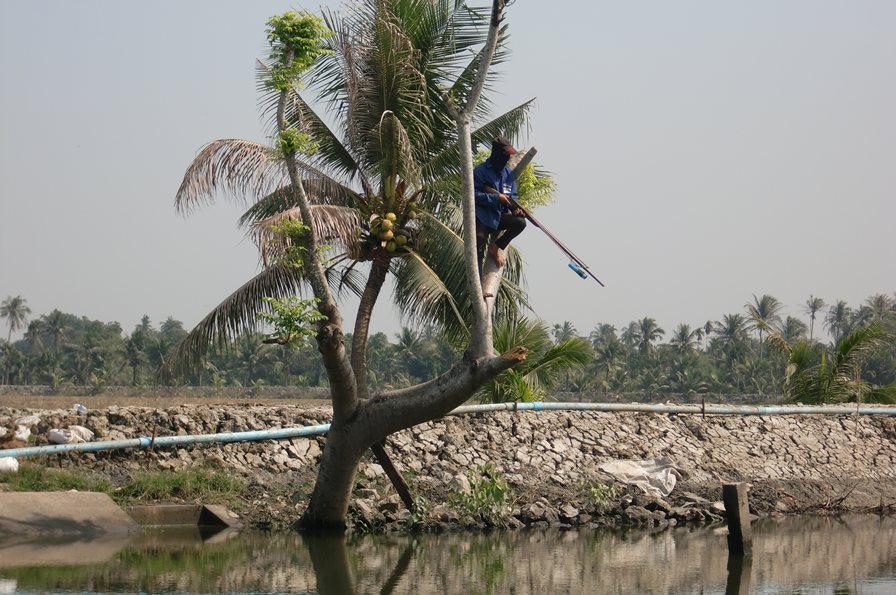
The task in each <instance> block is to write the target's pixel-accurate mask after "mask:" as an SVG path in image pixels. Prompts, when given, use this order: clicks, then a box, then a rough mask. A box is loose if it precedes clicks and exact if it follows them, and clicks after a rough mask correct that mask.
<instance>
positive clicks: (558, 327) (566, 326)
mask: <svg viewBox="0 0 896 595" xmlns="http://www.w3.org/2000/svg"><path fill="white" fill-rule="evenodd" d="M577 332H578V331H576V327H575V326H574V325H573V323H571V322H570V321H568V320H564V321H563V324H555V325H554V327H553V328H552V329H551V335H553V337H554V342H555V343H562V342H563V341H568V340H570V339H572V338H573V337H575V336H576V333H577Z"/></svg>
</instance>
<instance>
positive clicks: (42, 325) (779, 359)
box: [0, 294, 896, 401]
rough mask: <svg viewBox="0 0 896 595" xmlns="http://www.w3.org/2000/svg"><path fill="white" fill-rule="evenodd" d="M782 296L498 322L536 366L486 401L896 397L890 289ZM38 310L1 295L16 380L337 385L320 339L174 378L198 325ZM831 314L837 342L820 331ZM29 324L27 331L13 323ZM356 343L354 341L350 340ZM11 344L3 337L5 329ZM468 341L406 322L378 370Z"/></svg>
mask: <svg viewBox="0 0 896 595" xmlns="http://www.w3.org/2000/svg"><path fill="white" fill-rule="evenodd" d="M782 310H783V306H782V304H781V303H780V302H779V301H778V300H777V299H776V298H774V297H772V296H770V295H762V296H755V295H754V296H753V298H752V300H751V301H749V302H747V303H746V304H745V305H744V309H743V312H742V313H739V312H734V313H730V314H725V315H723V316H721V318H720V319H718V320H710V321H707V322H705V323H704V324H702V325H697V326H691V325H688V324H678V325H677V326H676V327H675V328H674V329H673V330H672V332H671V333H669V334H668V342H665V343H663V342H662V340H663V339H664V338H665V337H666V336H667V333H666V331H665V329H663V328H662V327H660V326H659V324H658V323H657V321H656V320H655V319H654V318H651V317H644V318H641V319H639V320H635V321H632V322H630V323H629V324H628V325H627V326H625V327H624V328H623V329H622V330H621V331H618V330H617V328H616V327H615V326H613V325H610V324H606V323H599V324H596V325H595V326H594V328H593V329H592V330H591V332H590V333H589V334H588V336H581V335H580V334H579V332H578V331H577V329H576V328H575V327H574V326H573V324H572V323H570V322H569V321H564V322H561V323H557V324H554V325H553V326H550V325H548V324H547V323H545V322H542V321H538V320H527V319H523V318H520V319H517V320H516V321H515V322H502V323H500V324H499V325H498V326H497V327H496V333H495V344H496V345H495V346H496V349H498V350H499V351H503V350H506V349H508V348H509V347H511V346H513V345H520V344H522V345H525V346H527V347H528V348H529V350H530V353H531V354H532V355H531V356H530V358H529V360H528V361H527V363H526V365H525V366H523V367H522V368H520V369H516V370H514V371H512V372H510V373H507V374H505V375H504V376H502V377H501V378H499V379H498V380H496V381H494V382H492V383H490V384H489V385H488V386H486V387H485V388H484V389H483V390H482V391H481V392H480V394H479V398H481V399H483V400H486V401H503V400H534V399H543V398H547V397H548V396H549V395H550V393H551V392H552V391H556V390H562V391H568V392H578V393H580V394H581V395H582V396H583V398H588V397H590V396H594V397H598V398H600V397H601V395H607V394H619V393H633V392H651V393H677V394H691V395H694V394H701V393H716V394H734V393H741V394H743V393H750V394H761V395H782V396H785V397H788V398H792V399H801V400H806V401H831V400H833V401H837V400H850V399H852V400H854V399H858V398H861V399H864V400H878V401H888V400H891V399H892V396H888V395H891V392H888V390H887V387H889V386H891V385H893V383H894V382H896V348H894V343H893V336H894V335H896V296H892V297H891V296H889V295H886V294H876V295H872V296H870V297H869V298H868V299H866V300H865V302H864V303H863V304H862V305H861V306H859V307H857V308H852V307H850V306H849V305H848V304H847V303H846V302H844V301H843V300H837V301H835V302H834V303H833V304H832V305H827V304H826V303H825V302H824V300H822V299H821V298H818V297H815V296H810V297H809V299H808V300H807V301H806V303H805V308H804V312H805V314H806V321H805V322H804V321H803V320H800V319H797V318H794V317H792V316H782ZM30 314H31V310H30V309H29V308H28V306H27V302H26V300H25V299H24V298H22V297H21V296H15V297H8V298H7V299H6V300H4V301H3V302H2V305H0V317H2V318H3V319H4V321H5V322H6V324H7V326H8V328H9V331H8V334H7V340H6V341H5V342H2V343H0V369H2V371H3V381H4V383H5V384H43V385H53V386H60V385H64V384H72V385H93V386H97V387H99V386H104V385H152V384H159V383H163V382H164V383H167V384H192V385H217V386H255V385H293V386H321V385H322V384H323V383H325V382H326V374H325V373H324V370H323V367H322V364H321V362H320V358H319V357H318V354H317V352H316V346H315V344H314V342H313V340H309V339H307V338H306V339H303V340H301V341H298V342H295V343H292V344H288V345H271V344H268V343H265V341H264V339H265V335H264V334H262V333H260V332H257V333H243V334H241V335H239V336H238V337H236V338H235V340H233V341H232V342H231V343H230V344H228V345H225V346H222V347H221V348H219V349H217V350H214V351H212V352H210V353H208V354H207V355H206V357H205V358H204V359H203V360H202V362H201V365H199V366H196V367H194V369H193V371H192V372H191V373H190V375H189V376H187V377H183V378H179V379H164V378H163V377H162V376H161V375H160V374H159V372H160V370H162V368H163V367H164V365H165V363H166V362H167V361H168V358H169V357H170V356H171V355H172V353H173V352H174V350H175V348H176V347H177V345H178V344H179V343H180V342H181V340H182V339H183V338H184V337H185V336H186V335H187V333H186V331H185V330H184V328H183V325H182V324H181V323H180V322H179V321H177V320H175V319H173V318H170V317H169V318H168V319H166V320H165V321H164V322H162V324H161V325H160V326H159V328H155V327H154V326H153V325H152V323H151V321H150V320H149V318H148V317H147V316H144V317H143V319H142V320H141V321H140V323H139V324H137V325H136V326H135V327H134V329H133V330H132V331H131V332H129V333H125V332H124V331H123V329H122V328H121V326H120V325H119V324H118V323H114V322H113V323H103V322H99V321H93V320H88V319H87V318H84V317H77V316H74V315H72V314H66V313H63V312H60V311H59V310H53V311H52V312H50V313H49V314H46V315H43V316H40V317H39V318H37V319H34V320H31V321H30V322H28V316H29V315H30ZM817 320H818V321H820V323H821V324H822V325H823V327H824V329H825V330H826V331H827V332H828V333H829V335H830V337H831V338H832V340H831V342H830V343H821V342H819V341H818V340H816V337H815V322H816V321H817ZM23 329H24V330H25V333H24V337H23V338H22V339H21V340H18V341H15V342H11V337H12V333H13V332H16V331H20V330H23ZM348 339H349V340H348V341H347V342H348V343H349V344H350V343H351V341H350V339H351V337H348ZM0 341H2V339H0ZM458 349H460V347H459V346H458V345H457V344H456V343H455V342H454V341H453V340H452V338H451V336H450V335H445V334H443V333H441V332H439V331H438V330H437V329H436V328H435V327H432V326H430V327H426V328H424V329H419V330H415V329H411V328H401V330H400V332H399V333H398V334H396V335H395V336H394V337H393V338H392V339H391V340H390V337H388V336H387V335H386V334H384V333H376V334H373V335H372V336H370V338H369V340H368V350H369V353H370V357H369V361H370V377H371V381H372V384H373V386H374V387H375V388H389V387H402V386H407V385H411V384H413V383H416V382H420V381H422V380H425V379H427V378H432V377H434V376H435V375H437V374H438V373H440V372H442V371H444V370H445V369H447V368H448V367H449V366H450V365H451V363H452V362H453V361H455V359H456V357H457V352H458Z"/></svg>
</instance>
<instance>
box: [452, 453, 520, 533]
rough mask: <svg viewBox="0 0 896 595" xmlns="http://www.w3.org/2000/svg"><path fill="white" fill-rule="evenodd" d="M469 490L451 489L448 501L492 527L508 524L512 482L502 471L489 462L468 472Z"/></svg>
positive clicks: (466, 514) (462, 512)
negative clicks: (452, 490)
mask: <svg viewBox="0 0 896 595" xmlns="http://www.w3.org/2000/svg"><path fill="white" fill-rule="evenodd" d="M468 477H469V479H470V492H469V493H465V492H460V491H455V492H452V493H451V495H450V496H449V497H448V504H449V505H450V506H451V507H452V508H454V509H455V510H456V511H457V512H458V513H460V514H461V515H465V516H471V517H474V518H477V519H479V520H481V521H482V522H484V523H485V524H487V525H489V526H493V527H503V526H506V525H507V520H508V518H509V516H510V512H511V506H510V502H509V498H510V485H509V484H508V483H507V481H506V480H505V479H504V478H503V477H502V476H501V472H500V471H498V469H497V468H496V467H495V466H494V465H492V464H491V463H486V464H485V465H482V466H481V467H477V468H476V469H473V470H471V471H470V472H469V473H468Z"/></svg>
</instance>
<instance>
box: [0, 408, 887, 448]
mask: <svg viewBox="0 0 896 595" xmlns="http://www.w3.org/2000/svg"><path fill="white" fill-rule="evenodd" d="M493 411H598V412H605V413H618V412H627V413H663V414H669V413H690V414H698V415H896V407H893V406H890V407H887V406H867V405H855V406H852V405H820V406H814V405H813V406H807V405H714V404H704V403H701V404H694V405H670V404H662V405H650V404H643V403H545V402H535V403H493V404H489V405H464V406H462V407H458V408H457V409H454V410H453V411H451V412H450V413H449V414H448V415H463V414H467V413H488V412H493ZM329 429H330V424H320V425H317V426H305V427H301V428H277V429H273V430H253V431H250V432H225V433H220V434H194V435H187V436H157V437H146V436H141V437H140V438H131V439H127V440H111V441H107V442H80V443H77V444H54V445H49V446H27V447H24V448H10V449H6V450H0V458H3V457H31V456H39V455H51V454H59V453H64V452H96V451H100V450H121V449H124V448H151V447H155V446H180V445H185V444H213V443H214V444H218V443H228V442H256V441H259V440H287V439H289V438H303V437H308V436H319V435H321V434H326V433H327V431H328V430H329Z"/></svg>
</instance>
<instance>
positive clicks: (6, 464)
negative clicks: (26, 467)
mask: <svg viewBox="0 0 896 595" xmlns="http://www.w3.org/2000/svg"><path fill="white" fill-rule="evenodd" d="M18 470H19V462H18V461H17V460H16V458H15V457H2V458H0V471H6V472H8V473H16V472H17V471H18Z"/></svg>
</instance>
